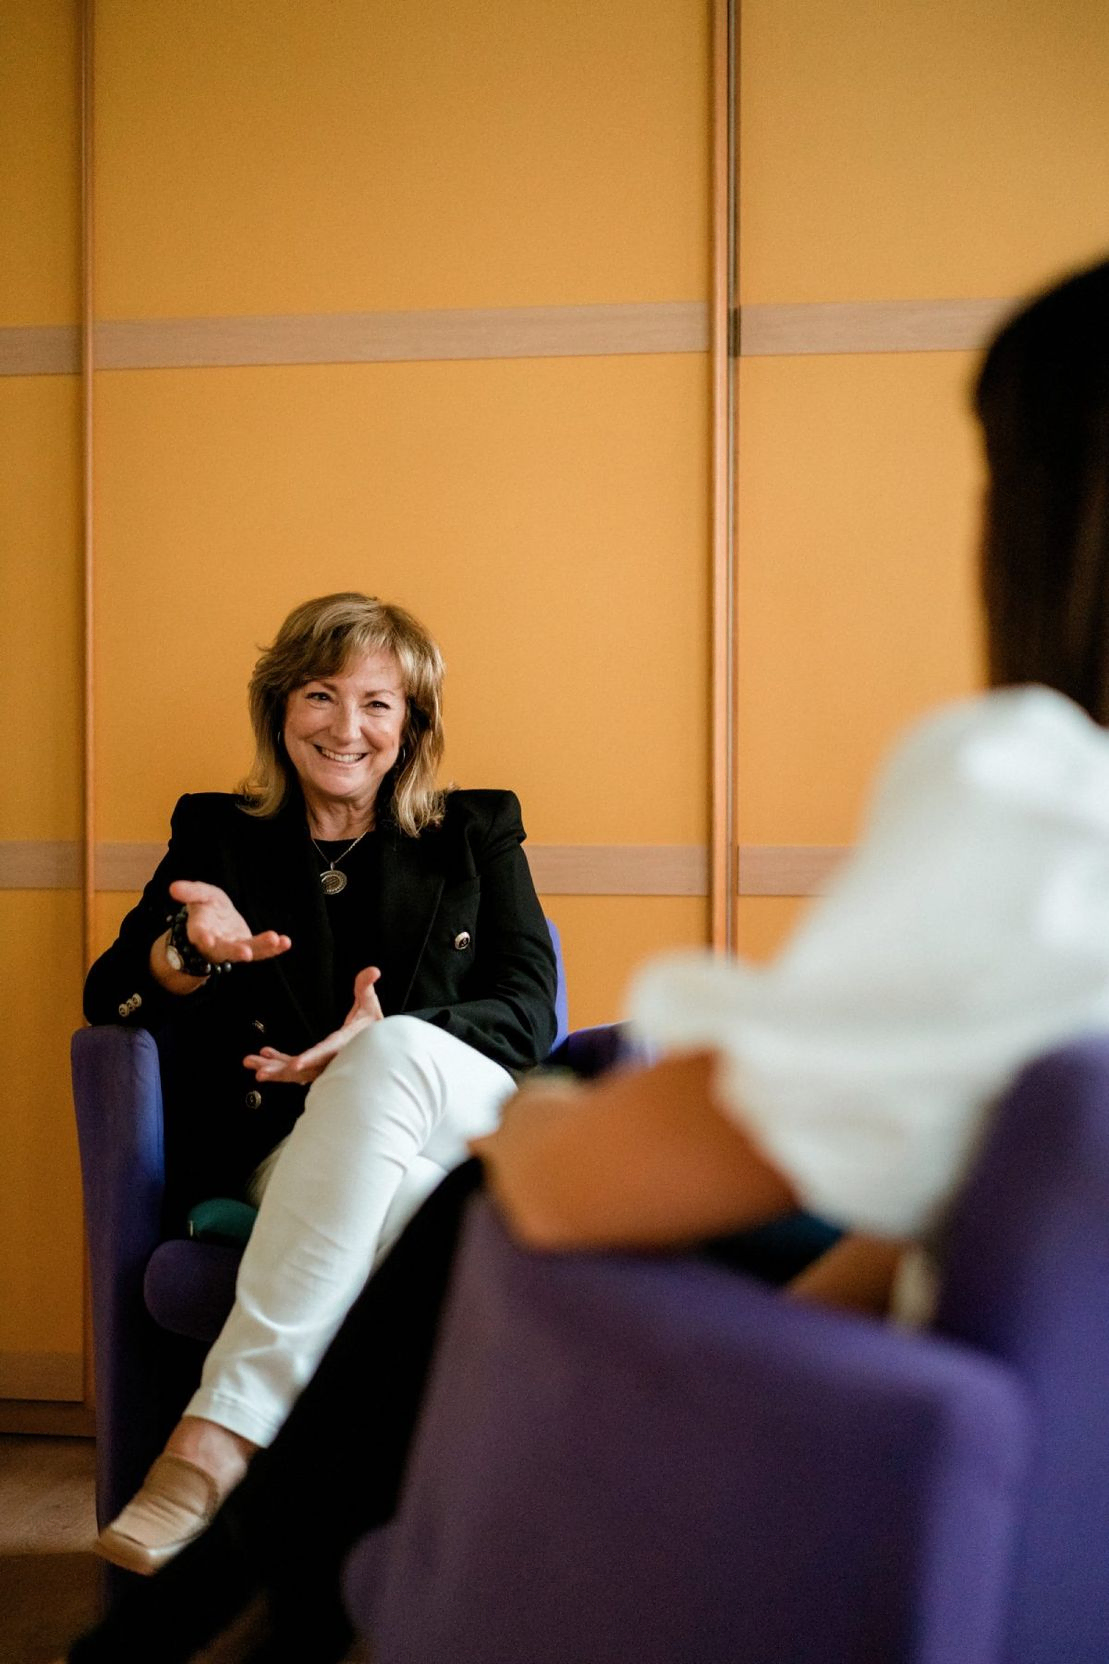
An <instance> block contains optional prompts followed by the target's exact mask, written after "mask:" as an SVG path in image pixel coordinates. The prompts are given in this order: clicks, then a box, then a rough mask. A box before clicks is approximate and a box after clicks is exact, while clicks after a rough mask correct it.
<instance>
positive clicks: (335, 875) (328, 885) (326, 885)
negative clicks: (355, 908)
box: [320, 867, 347, 896]
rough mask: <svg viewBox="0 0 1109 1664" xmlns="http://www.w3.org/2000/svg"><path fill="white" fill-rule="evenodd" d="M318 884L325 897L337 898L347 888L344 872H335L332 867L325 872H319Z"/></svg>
mask: <svg viewBox="0 0 1109 1664" xmlns="http://www.w3.org/2000/svg"><path fill="white" fill-rule="evenodd" d="M320 883H321V884H322V885H323V893H324V895H325V896H337V895H338V894H339V893H340V891H342V890H345V889H346V887H347V875H346V873H345V872H336V870H335V868H334V867H328V869H327V871H326V872H321V874H320Z"/></svg>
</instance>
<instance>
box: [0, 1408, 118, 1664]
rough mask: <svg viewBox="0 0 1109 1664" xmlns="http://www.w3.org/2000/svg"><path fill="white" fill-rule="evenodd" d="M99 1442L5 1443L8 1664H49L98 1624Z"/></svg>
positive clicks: (0, 1560)
mask: <svg viewBox="0 0 1109 1664" xmlns="http://www.w3.org/2000/svg"><path fill="white" fill-rule="evenodd" d="M93 1467H94V1452H93V1445H92V1440H91V1439H44V1438H30V1437H26V1438H25V1437H18V1436H15V1435H11V1436H5V1437H2V1438H0V1664H48V1661H49V1660H50V1659H53V1658H56V1657H57V1656H58V1655H59V1653H61V1652H62V1651H63V1650H64V1648H65V1647H66V1646H67V1645H68V1644H69V1642H71V1641H72V1640H73V1639H74V1637H75V1636H77V1635H79V1634H80V1633H81V1631H82V1630H83V1629H87V1628H88V1626H89V1625H90V1624H91V1623H93V1622H94V1621H95V1618H96V1615H97V1612H98V1610H99V1606H100V1577H101V1566H102V1562H101V1561H100V1560H98V1559H97V1557H96V1556H95V1555H94V1554H93V1552H92V1542H93V1538H94V1537H95V1535H96V1525H95V1517H94V1511H93V1484H94V1479H93Z"/></svg>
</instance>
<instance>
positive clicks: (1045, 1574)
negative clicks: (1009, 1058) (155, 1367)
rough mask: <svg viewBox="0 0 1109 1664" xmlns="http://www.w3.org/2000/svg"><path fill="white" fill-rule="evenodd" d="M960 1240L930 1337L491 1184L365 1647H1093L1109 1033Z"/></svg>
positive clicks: (986, 1173) (977, 1206) (1095, 1654)
mask: <svg viewBox="0 0 1109 1664" xmlns="http://www.w3.org/2000/svg"><path fill="white" fill-rule="evenodd" d="M949 1250H950V1252H949V1257H948V1261H947V1275H946V1280H945V1288H944V1291H943V1295H942V1302H941V1307H940V1311H939V1314H938V1319H937V1322H936V1325H935V1327H934V1330H933V1331H932V1332H929V1333H927V1334H920V1335H914V1334H908V1333H905V1332H902V1331H899V1330H897V1329H894V1328H892V1327H888V1326H883V1325H879V1324H875V1323H873V1322H870V1321H867V1320H864V1319H857V1318H850V1317H847V1316H845V1315H841V1314H837V1313H833V1312H830V1311H821V1310H818V1309H815V1308H806V1307H803V1306H800V1305H794V1304H791V1303H790V1302H788V1301H786V1300H783V1299H781V1298H780V1297H777V1296H775V1295H774V1294H772V1293H770V1292H769V1291H767V1290H766V1289H765V1288H761V1287H759V1286H758V1285H756V1284H755V1283H753V1282H751V1281H750V1280H749V1279H747V1278H745V1277H743V1276H741V1275H737V1274H734V1273H732V1274H729V1273H727V1272H724V1271H722V1270H721V1269H720V1268H719V1267H717V1266H714V1265H711V1264H709V1263H707V1262H706V1261H704V1260H700V1259H697V1258H694V1257H692V1256H687V1257H680V1258H669V1257H667V1258H655V1259H650V1258H631V1257H623V1256H611V1257H601V1256H586V1255H579V1256H567V1257H557V1256H548V1255H539V1254H529V1253H525V1252H522V1251H521V1250H519V1249H517V1248H515V1247H514V1246H513V1245H512V1243H511V1242H510V1241H509V1240H508V1238H507V1236H506V1235H505V1233H504V1231H503V1230H502V1228H501V1226H500V1224H499V1222H498V1220H497V1218H496V1216H495V1214H494V1212H493V1211H492V1209H491V1208H490V1206H489V1205H488V1203H487V1202H484V1201H481V1202H478V1203H477V1204H475V1206H474V1209H473V1213H472V1216H471V1219H470V1221H469V1224H468V1226H467V1232H466V1237H465V1242H464V1248H463V1253H462V1258H461V1260H460V1263H459V1266H458V1269H457V1273H456V1281H455V1285H454V1289H453V1293H452V1297H451V1302H450V1306H449V1308H448V1313H447V1317H446V1320H445V1327H444V1332H443V1335H442V1338H441V1341H440V1345H439V1348H438V1352H437V1359H436V1366H435V1371H434V1374H433V1378H432V1382H431V1386H430V1389H429V1393H428V1398H427V1401H426V1404H425V1407H424V1411H423V1414H422V1417H421V1422H420V1427H419V1430H418V1434H417V1440H416V1444H415V1447H414V1451H413V1456H412V1459H411V1462H410V1465H409V1469H408V1475H407V1479H406V1483H405V1489H404V1493H403V1496H402V1502H401V1507H400V1509H399V1512H398V1515H397V1517H396V1519H395V1520H394V1521H393V1523H392V1524H391V1526H389V1527H388V1528H386V1529H385V1530H383V1531H380V1532H377V1533H374V1534H372V1535H371V1536H369V1537H368V1538H366V1539H364V1540H363V1542H362V1544H360V1545H359V1547H358V1548H357V1549H356V1550H355V1552H354V1554H353V1555H352V1557H351V1560H350V1562H349V1563H348V1568H347V1575H346V1591H347V1600H348V1606H349V1609H350V1611H351V1614H352V1617H353V1619H354V1621H355V1623H356V1625H357V1626H358V1628H359V1630H360V1631H361V1632H362V1633H363V1634H364V1635H365V1636H366V1637H368V1638H369V1639H370V1642H371V1644H372V1648H373V1656H374V1658H375V1660H376V1661H377V1664H427V1660H429V1659H437V1658H449V1659H450V1660H451V1661H452V1664H518V1661H519V1660H521V1659H527V1660H528V1664H556V1661H557V1664H565V1661H566V1660H570V1659H573V1660H579V1659H580V1660H586V1659H587V1660H588V1661H589V1664H617V1661H619V1664H624V1661H626V1660H627V1659H635V1660H636V1664H678V1661H684V1660H686V1659H696V1660H697V1664H739V1661H742V1664H1104V1661H1105V1659H1107V1658H1109V1578H1107V1577H1106V1571H1105V1568H1106V1566H1107V1565H1109V1409H1107V1407H1106V1405H1107V1399H1106V1386H1105V1383H1106V1380H1107V1379H1109V1298H1107V1295H1106V1289H1107V1287H1109V1041H1105V1040H1097V1041H1089V1042H1084V1043H1082V1044H1079V1045H1074V1046H1071V1047H1069V1048H1066V1049H1064V1050H1062V1051H1060V1052H1057V1053H1055V1054H1054V1055H1052V1056H1050V1057H1048V1058H1045V1059H1044V1060H1043V1061H1041V1062H1040V1063H1038V1064H1036V1065H1034V1066H1033V1067H1032V1068H1030V1069H1029V1070H1027V1071H1026V1072H1025V1074H1024V1075H1023V1077H1022V1079H1021V1080H1020V1081H1019V1082H1018V1083H1017V1085H1016V1087H1015V1088H1014V1090H1013V1091H1012V1092H1011V1093H1010V1095H1009V1096H1008V1098H1007V1100H1006V1102H1005V1103H1004V1105H1003V1106H1002V1108H1001V1110H1000V1112H999V1114H998V1116H997V1118H996V1121H995V1123H994V1126H993V1130H992V1132H991V1135H990V1138H989V1140H988V1143H987V1145H986V1147H985V1148H984V1150H983V1152H982V1154H981V1157H980V1160H979V1162H978V1165H977V1169H976V1172H975V1174H974V1176H973V1179H972V1182H971V1183H970V1184H969V1185H968V1186H967V1188H966V1190H965V1192H964V1194H963V1195H962V1197H961V1198H960V1202H959V1206H958V1208H957V1211H956V1214H955V1217H954V1219H953V1221H952V1230H951V1236H950V1242H949Z"/></svg>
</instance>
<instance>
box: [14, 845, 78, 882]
mask: <svg viewBox="0 0 1109 1664" xmlns="http://www.w3.org/2000/svg"><path fill="white" fill-rule="evenodd" d="M80 888H81V844H80V843H78V842H64V843H62V842H59V843H50V842H48V841H47V840H45V839H43V840H41V841H38V842H36V841H35V840H34V839H26V840H21V841H13V842H10V843H0V890H79V889H80Z"/></svg>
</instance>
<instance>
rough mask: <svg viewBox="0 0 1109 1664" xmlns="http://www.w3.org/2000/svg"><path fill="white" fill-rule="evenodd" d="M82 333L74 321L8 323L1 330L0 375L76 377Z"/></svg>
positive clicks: (79, 360) (78, 368)
mask: <svg viewBox="0 0 1109 1664" xmlns="http://www.w3.org/2000/svg"><path fill="white" fill-rule="evenodd" d="M80 368H81V332H80V330H79V329H78V328H77V326H76V325H75V324H59V325H57V326H55V325H52V324H11V325H8V326H7V327H6V328H4V329H0V376H75V375H77V374H78V373H79V371H80Z"/></svg>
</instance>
